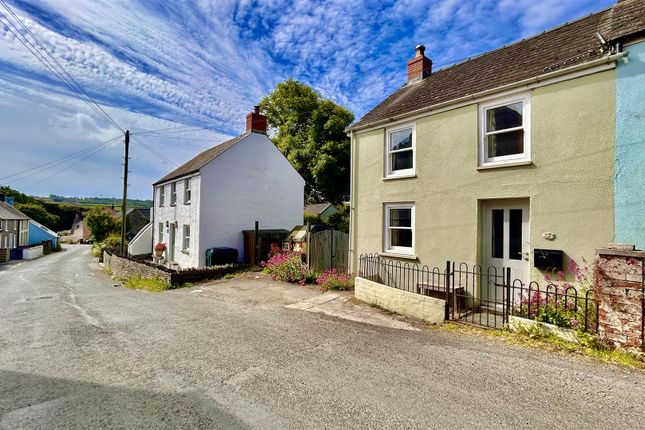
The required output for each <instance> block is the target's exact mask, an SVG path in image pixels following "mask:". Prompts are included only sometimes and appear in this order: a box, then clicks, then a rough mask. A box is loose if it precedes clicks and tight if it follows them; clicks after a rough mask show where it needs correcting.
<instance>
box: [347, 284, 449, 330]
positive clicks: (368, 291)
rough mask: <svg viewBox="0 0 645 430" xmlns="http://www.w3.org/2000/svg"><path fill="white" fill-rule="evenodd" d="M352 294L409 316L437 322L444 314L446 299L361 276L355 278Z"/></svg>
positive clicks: (442, 319)
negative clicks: (393, 286)
mask: <svg viewBox="0 0 645 430" xmlns="http://www.w3.org/2000/svg"><path fill="white" fill-rule="evenodd" d="M354 296H355V297H356V298H357V299H358V300H360V301H363V302H365V303H369V304H371V305H376V306H379V307H381V308H383V309H387V310H390V311H392V312H396V313H399V314H401V315H405V316H408V317H411V318H416V319H420V320H422V321H425V322H428V323H431V324H439V323H441V322H443V321H444V319H445V315H446V301H445V300H441V299H435V298H433V297H427V296H423V295H421V294H414V293H410V292H407V291H403V290H399V289H397V288H392V287H388V286H386V285H383V284H379V283H377V282H373V281H369V280H367V279H363V278H359V277H357V278H356V284H355V286H354Z"/></svg>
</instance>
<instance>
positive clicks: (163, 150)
mask: <svg viewBox="0 0 645 430" xmlns="http://www.w3.org/2000/svg"><path fill="white" fill-rule="evenodd" d="M5 1H7V2H8V4H9V5H10V7H11V8H12V9H13V11H14V12H15V13H16V14H17V15H18V16H19V17H20V19H21V20H22V21H23V22H24V23H25V25H26V26H27V27H28V28H29V29H30V30H31V32H32V33H33V34H35V35H36V36H37V37H38V39H39V40H40V41H41V42H42V43H43V44H44V46H45V47H46V48H47V49H48V50H49V52H51V53H52V54H53V55H54V57H55V58H56V59H57V61H58V62H60V64H62V65H63V66H64V67H65V69H66V70H67V71H68V72H69V73H70V74H71V75H72V76H73V77H74V78H75V79H76V80H77V81H78V82H79V83H80V84H81V85H82V86H83V88H84V89H85V90H86V91H87V92H88V93H90V94H91V96H92V97H93V98H94V99H95V100H96V101H98V102H99V103H100V104H101V105H102V108H103V109H104V110H105V111H106V112H108V113H109V114H110V116H112V117H113V118H114V119H115V121H116V122H117V123H118V124H119V125H121V126H122V127H123V128H128V129H130V130H132V131H133V132H134V133H135V135H136V132H137V131H142V130H144V129H147V130H150V129H153V130H156V129H162V128H169V127H175V126H183V125H188V126H196V127H201V128H203V129H191V131H187V132H176V133H167V134H164V135H157V136H152V135H150V136H144V135H141V136H140V137H138V138H137V139H136V140H134V141H133V142H132V144H131V156H132V160H131V174H130V179H129V184H130V188H129V193H130V196H132V197H135V198H149V197H150V195H151V183H152V182H154V181H155V180H157V179H158V178H159V177H161V176H163V175H164V174H165V173H167V172H168V171H169V170H172V169H173V168H174V167H175V165H173V163H175V164H181V163H182V162H184V161H186V160H187V159H189V158H191V157H192V156H194V155H195V154H196V153H198V152H200V151H202V150H204V149H206V148H208V147H210V146H213V145H215V144H217V143H219V142H221V141H223V140H225V139H227V138H229V137H230V136H233V135H237V134H239V133H240V132H242V131H243V128H244V115H245V114H246V112H248V111H249V110H250V109H251V108H252V106H253V105H254V104H256V103H257V102H258V101H259V100H261V99H262V97H263V96H265V95H266V94H267V93H268V92H270V91H271V89H272V88H274V87H275V85H276V84H277V83H278V82H280V81H282V80H284V79H286V78H288V77H293V78H296V79H298V80H300V81H303V82H305V83H308V84H310V85H312V86H313V87H314V88H316V90H317V91H319V92H320V93H321V94H322V95H324V96H326V97H329V98H331V99H333V100H334V101H336V102H338V103H340V104H342V105H344V106H346V107H347V108H349V109H350V110H352V111H353V112H354V113H355V115H356V117H357V118H359V117H360V116H361V115H363V114H364V113H366V112H367V111H368V110H369V109H370V108H371V107H373V106H374V105H376V104H377V103H378V102H379V101H380V100H382V99H383V98H384V97H385V96H386V95H387V94H389V93H390V92H392V91H393V90H395V89H396V88H398V87H399V86H400V85H402V84H403V83H404V81H405V78H406V61H407V60H408V59H409V58H411V57H412V55H413V53H414V47H415V45H417V44H419V43H423V44H425V45H426V48H427V50H426V55H428V56H430V57H431V58H432V60H433V63H434V67H435V69H437V68H441V67H445V66H447V65H449V64H451V63H453V62H456V61H459V60H462V59H465V58H468V57H470V56H473V55H477V54H480V53H482V52H486V51H489V50H491V49H495V48H497V47H499V46H502V45H504V44H508V43H512V42H514V41H517V40H519V39H521V38H524V37H528V36H531V35H533V34H536V33H539V32H541V31H544V30H546V29H548V28H551V27H554V26H557V25H560V24H562V23H564V22H566V21H569V20H573V19H576V18H579V17H582V16H584V15H587V14H589V13H591V12H594V11H598V10H601V9H603V8H605V7H608V6H611V5H612V4H613V3H614V1H613V0H539V1H538V0H498V1H494V0H426V1H419V0H401V1H387V2H386V1H371V0H365V1H345V0H337V1H328V2H324V1H316V2H314V1H287V0H260V1H249V0H244V1H224V0H220V1H215V0H212V1H208V0H194V1H180V0H173V1H169V0H166V1H159V0H127V1H121V0H37V1H36V0H19V1H18V0H5ZM0 12H3V13H4V14H5V15H8V13H7V11H6V10H5V9H4V8H2V6H1V5H0ZM0 21H2V22H6V18H4V17H2V16H0ZM13 22H15V21H13ZM119 133H120V132H119V130H118V129H116V128H115V127H114V126H113V125H112V124H111V123H110V122H109V121H106V120H105V119H104V118H102V117H101V116H99V115H98V114H96V113H95V112H93V111H92V110H91V109H90V108H89V107H88V106H87V105H86V104H84V103H83V102H82V101H80V100H79V99H78V98H76V97H74V95H73V94H71V92H70V91H68V90H67V88H66V87H65V86H64V85H63V84H62V83H60V81H58V80H57V79H56V77H55V76H54V75H53V74H52V73H51V72H50V71H48V70H47V69H46V68H45V67H44V66H42V65H41V64H40V63H39V62H38V60H37V59H36V58H35V57H34V56H33V55H32V54H30V53H29V51H27V49H26V48H25V47H24V46H23V45H21V44H20V43H19V41H18V40H17V39H16V37H14V35H12V34H11V32H9V30H8V28H7V26H6V25H4V24H3V25H0V148H1V151H0V154H2V156H0V178H2V177H4V176H6V175H9V174H12V173H15V172H19V171H23V170H26V169H30V168H32V167H34V166H37V165H40V164H42V163H45V162H48V161H50V160H55V159H57V158H59V157H63V156H65V155H67V154H70V153H74V152H77V151H81V150H83V149H85V148H90V147H92V146H93V145H97V144H100V143H101V142H104V141H107V140H109V139H111V138H113V137H116V136H118V135H119ZM142 144H145V145H147V146H149V147H150V148H153V149H154V151H155V152H156V153H157V154H161V157H159V156H157V155H154V154H153V153H151V152H149V151H148V150H147V149H146V148H144V147H143V146H142ZM122 146H123V145H122V143H121V142H120V141H115V142H114V143H113V144H111V145H109V146H107V147H105V148H103V149H102V150H101V151H100V152H96V153H93V152H88V153H84V154H83V156H85V154H87V155H88V156H87V158H85V159H83V160H80V158H81V157H80V156H79V158H78V159H76V160H71V161H69V162H66V163H59V164H56V165H53V166H52V167H51V168H49V169H45V168H43V169H40V170H34V171H31V172H28V174H24V175H22V176H14V177H11V178H8V179H4V180H3V179H0V184H6V185H11V186H13V187H15V188H17V189H19V190H22V191H23V192H27V193H30V194H36V195H47V194H50V193H53V194H65V195H76V196H89V195H95V196H98V195H103V196H118V195H120V189H121V183H120V181H121V179H120V178H121V176H122V167H121V162H122V160H121V157H122ZM166 159H167V160H171V161H172V163H171V162H169V161H167V160H166Z"/></svg>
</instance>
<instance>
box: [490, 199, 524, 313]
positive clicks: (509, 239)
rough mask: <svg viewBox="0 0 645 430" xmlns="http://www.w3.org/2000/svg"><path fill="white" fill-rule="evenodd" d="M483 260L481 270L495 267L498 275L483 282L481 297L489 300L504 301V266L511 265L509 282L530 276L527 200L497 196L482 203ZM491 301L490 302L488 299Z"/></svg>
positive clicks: (522, 279) (522, 280) (509, 266)
mask: <svg viewBox="0 0 645 430" xmlns="http://www.w3.org/2000/svg"><path fill="white" fill-rule="evenodd" d="M482 228H483V230H484V231H483V235H482V239H483V241H482V245H483V250H482V251H483V252H482V256H483V260H482V271H483V273H484V274H486V273H495V272H491V271H489V268H495V269H496V273H497V275H498V277H497V278H496V279H492V278H491V279H490V281H489V282H488V285H482V298H483V299H484V300H488V301H490V302H495V303H500V302H502V301H503V296H504V290H503V287H502V285H503V282H502V280H503V278H502V276H503V275H505V274H504V271H505V270H506V268H510V269H511V283H512V282H513V281H515V280H520V281H521V282H522V283H523V284H524V285H526V284H527V282H528V280H529V270H530V268H529V251H530V248H531V247H530V244H529V201H528V199H522V200H499V201H490V202H485V203H484V205H483V222H482ZM490 304H492V303H490Z"/></svg>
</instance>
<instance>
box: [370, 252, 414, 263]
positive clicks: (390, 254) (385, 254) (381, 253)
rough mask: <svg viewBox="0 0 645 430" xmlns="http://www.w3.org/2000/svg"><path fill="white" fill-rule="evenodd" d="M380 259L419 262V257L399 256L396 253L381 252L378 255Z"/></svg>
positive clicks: (411, 255) (410, 255) (399, 254)
mask: <svg viewBox="0 0 645 430" xmlns="http://www.w3.org/2000/svg"><path fill="white" fill-rule="evenodd" d="M378 255H379V256H381V257H391V258H401V259H404V260H414V261H419V257H418V256H416V255H414V254H401V253H398V252H390V251H382V252H379V253H378Z"/></svg>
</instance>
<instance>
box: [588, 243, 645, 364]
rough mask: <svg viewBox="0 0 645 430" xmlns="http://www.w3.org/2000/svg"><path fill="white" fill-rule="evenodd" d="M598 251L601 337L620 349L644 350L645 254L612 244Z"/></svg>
mask: <svg viewBox="0 0 645 430" xmlns="http://www.w3.org/2000/svg"><path fill="white" fill-rule="evenodd" d="M596 252H597V254H598V265H597V269H596V285H595V286H594V290H595V291H596V296H597V298H598V334H599V335H600V336H601V337H602V338H603V339H605V340H607V341H609V342H611V343H612V344H613V345H615V346H617V347H619V348H623V349H626V350H628V351H632V352H642V351H645V345H644V341H643V340H644V333H643V323H644V318H645V316H644V315H643V312H645V297H644V295H645V294H644V293H645V291H644V288H643V276H645V268H644V267H643V261H644V260H645V251H637V250H635V249H634V246H633V245H610V247H608V248H605V249H599V250H597V251H596Z"/></svg>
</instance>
